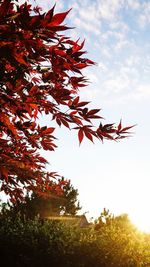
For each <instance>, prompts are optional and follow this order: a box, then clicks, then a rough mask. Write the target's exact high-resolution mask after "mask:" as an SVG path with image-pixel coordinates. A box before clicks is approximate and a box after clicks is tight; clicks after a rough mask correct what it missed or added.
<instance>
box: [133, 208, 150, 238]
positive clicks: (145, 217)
mask: <svg viewBox="0 0 150 267" xmlns="http://www.w3.org/2000/svg"><path fill="white" fill-rule="evenodd" d="M130 219H131V222H132V223H133V224H134V225H135V226H136V227H137V228H138V229H139V230H140V231H142V232H145V233H149V234H150V214H148V213H147V214H146V212H145V213H144V212H143V214H140V215H139V214H133V215H132V216H130Z"/></svg>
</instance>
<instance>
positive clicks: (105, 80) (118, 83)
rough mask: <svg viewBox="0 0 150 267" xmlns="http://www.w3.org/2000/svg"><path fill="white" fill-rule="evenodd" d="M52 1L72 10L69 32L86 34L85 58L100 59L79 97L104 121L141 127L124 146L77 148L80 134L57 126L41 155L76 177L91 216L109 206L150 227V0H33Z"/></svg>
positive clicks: (86, 144)
mask: <svg viewBox="0 0 150 267" xmlns="http://www.w3.org/2000/svg"><path fill="white" fill-rule="evenodd" d="M34 2H35V1H34ZM55 2H56V11H58V12H62V11H66V10H68V9H69V8H70V7H72V11H71V12H70V14H69V15H68V18H67V19H66V23H67V24H68V25H69V26H75V27H76V28H75V29H73V30H71V31H68V32H66V34H67V35H68V36H71V37H72V38H74V39H75V40H76V39H78V38H79V37H80V39H81V40H83V39H84V38H85V39H86V43H85V50H86V51H87V52H88V54H87V55H88V57H89V58H90V59H92V60H94V61H96V62H97V66H94V67H90V68H88V69H87V70H85V72H84V73H85V75H86V76H87V77H88V78H89V79H90V82H91V83H90V85H89V86H88V87H87V88H84V89H83V90H82V91H81V92H80V95H81V98H83V99H86V100H90V101H92V103H91V104H90V105H91V107H95V108H99V107H100V108H102V111H101V115H102V116H103V117H105V121H106V122H108V123H111V122H116V123H118V122H119V120H120V119H122V120H123V123H124V124H125V125H133V124H137V126H136V127H135V129H134V134H133V137H131V138H129V139H126V140H122V141H121V142H119V143H113V142H110V141H105V142H104V144H102V143H100V142H98V141H96V142H95V144H94V145H93V144H92V143H90V142H88V141H84V142H83V144H82V145H81V146H80V147H79V144H78V140H77V135H76V132H75V133H74V132H70V131H68V130H67V129H61V130H59V129H58V130H57V131H56V135H57V137H58V141H57V144H58V148H57V150H56V152H54V153H53V152H50V153H49V152H46V153H45V152H43V154H44V156H45V157H46V158H47V159H48V160H49V162H50V165H49V167H48V168H49V169H51V170H54V171H55V170H56V171H58V172H59V173H60V174H62V175H63V176H64V177H65V178H67V179H71V181H72V184H73V185H74V186H75V187H76V188H78V191H79V200H80V203H81V205H82V207H83V209H82V211H83V212H88V213H87V215H88V217H92V216H93V217H98V216H99V215H100V212H101V211H102V209H103V208H104V207H105V208H108V209H109V210H110V211H111V212H112V213H114V214H116V215H117V214H121V213H128V214H129V216H130V218H131V219H132V220H133V222H135V223H136V224H137V225H138V226H140V227H143V229H146V230H147V229H149V231H150V210H149V203H150V194H149V188H150V177H149V173H150V164H149V158H150V141H149V136H150V118H149V114H150V112H149V109H150V108H149V103H150V75H149V73H150V1H146V0H145V1H144V0H143V1H142V0H141V1H140V0H82V1H79V0H76V1H75V0H70V1H67V0H56V1H50V0H44V1H39V0H36V4H38V5H40V6H42V7H43V10H44V11H45V10H48V9H49V8H51V7H52V5H53V4H54V3H55ZM45 121H47V122H48V119H47V118H46V119H45V118H43V123H45ZM48 125H51V122H50V121H49V122H48ZM144 227H145V228H144Z"/></svg>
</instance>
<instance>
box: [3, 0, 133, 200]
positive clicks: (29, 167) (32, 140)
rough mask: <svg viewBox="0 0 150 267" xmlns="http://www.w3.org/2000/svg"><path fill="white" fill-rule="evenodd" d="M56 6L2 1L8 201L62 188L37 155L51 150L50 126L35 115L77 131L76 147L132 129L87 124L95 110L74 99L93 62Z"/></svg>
mask: <svg viewBox="0 0 150 267" xmlns="http://www.w3.org/2000/svg"><path fill="white" fill-rule="evenodd" d="M54 8H55V6H54V7H53V8H52V9H51V10H49V11H48V12H47V13H42V11H41V9H40V8H39V7H32V6H31V5H30V4H28V3H27V2H26V3H24V4H23V5H20V6H19V4H17V1H16V3H13V1H11V0H2V1H0V180H1V191H4V192H5V193H6V194H8V195H9V196H10V198H11V200H12V201H15V199H16V198H20V199H21V198H22V197H23V189H24V188H25V189H27V190H33V191H35V190H36V191H39V190H41V188H42V190H43V188H46V190H51V189H52V188H53V189H55V190H56V191H59V190H61V184H58V183H56V182H52V181H53V178H56V177H57V174H56V173H55V172H51V173H49V172H47V171H46V168H45V165H46V163H47V161H46V159H44V158H43V157H42V156H41V155H40V153H39V150H40V149H41V148H43V149H44V150H50V151H53V150H55V148H56V143H55V139H56V137H55V135H54V130H55V128H54V127H51V125H48V126H44V127H42V126H41V125H40V122H39V120H38V115H39V114H42V115H43V114H48V115H49V122H50V120H54V121H55V122H56V125H57V124H58V125H59V126H65V127H67V128H68V129H75V130H77V133H78V138H79V142H80V143H81V142H82V140H83V138H84V137H87V138H88V139H90V140H91V141H93V138H98V139H100V140H103V139H111V140H117V139H120V138H123V137H124V134H125V135H126V132H127V131H128V129H129V128H131V127H126V128H122V125H121V123H120V124H119V125H118V126H116V127H115V126H114V124H106V125H103V124H102V123H100V124H99V127H98V128H97V127H94V126H93V124H94V123H93V120H95V119H102V118H101V116H100V115H99V111H100V110H99V109H92V110H89V109H88V107H87V106H88V102H86V101H81V100H80V98H79V95H78V94H79V89H81V88H82V87H84V86H86V85H87V82H88V81H87V79H86V78H85V77H84V76H83V75H82V69H84V68H86V67H88V66H91V65H93V64H94V62H93V61H91V60H89V59H87V58H86V57H85V51H83V50H82V49H83V46H84V42H81V43H80V42H79V41H73V40H71V39H70V38H69V37H66V36H65V35H63V31H65V30H67V29H68V27H67V26H66V25H64V24H62V23H63V21H64V19H65V17H66V16H67V15H68V13H69V11H67V12H64V13H59V14H55V13H54Z"/></svg>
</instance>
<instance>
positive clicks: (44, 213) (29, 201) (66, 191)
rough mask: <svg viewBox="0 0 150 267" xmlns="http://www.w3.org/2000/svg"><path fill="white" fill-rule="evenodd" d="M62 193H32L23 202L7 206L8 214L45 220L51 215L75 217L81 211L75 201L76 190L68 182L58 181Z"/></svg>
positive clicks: (62, 179)
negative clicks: (37, 217) (38, 217)
mask: <svg viewBox="0 0 150 267" xmlns="http://www.w3.org/2000/svg"><path fill="white" fill-rule="evenodd" d="M59 184H61V188H62V192H61V195H59V194H58V193H57V192H56V191H54V190H51V191H49V190H48V191H47V192H46V191H44V195H39V194H36V193H35V192H32V194H31V195H29V194H27V195H26V197H25V199H24V201H23V202H20V201H17V202H15V203H14V204H10V205H9V210H8V213H10V214H11V215H13V216H16V214H17V213H18V212H20V214H21V215H23V216H25V217H26V218H30V219H31V218H32V219H33V218H34V217H35V216H37V215H39V216H40V217H41V218H45V217H48V216H52V215H60V214H63V215H76V214H77V211H79V210H80V209H81V207H80V205H79V202H78V200H77V197H78V190H77V189H75V188H74V187H73V185H72V184H71V182H70V180H69V181H66V180H64V178H63V177H62V178H60V179H59Z"/></svg>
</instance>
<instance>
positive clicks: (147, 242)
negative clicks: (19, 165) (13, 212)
mask: <svg viewBox="0 0 150 267" xmlns="http://www.w3.org/2000/svg"><path fill="white" fill-rule="evenodd" d="M109 215H110V214H109ZM101 217H103V221H104V223H103V225H102V226H101V227H100V228H99V229H95V226H96V224H98V222H97V223H95V224H93V225H90V226H89V227H87V228H79V227H75V226H73V225H69V224H66V223H65V222H63V221H50V220H43V219H40V218H39V217H36V218H35V219H34V220H31V219H25V218H24V219H22V217H20V215H19V214H18V215H17V216H16V218H12V217H9V216H5V212H3V213H2V212H1V217H0V257H1V262H4V265H3V266H19V267H20V266H21V267H26V266H32V267H35V266H36V267H38V266H40V267H41V266H42V267H53V266H58V267H91V266H93V267H111V266H114V267H148V266H150V250H149V248H150V235H148V234H147V235H146V234H142V233H140V232H138V231H137V229H136V228H135V227H134V226H133V225H132V224H131V223H130V221H129V219H128V218H127V216H126V215H122V216H119V217H113V216H109V217H110V221H111V222H110V221H109V223H108V221H107V220H106V219H107V218H108V214H106V216H105V215H104V214H102V216H101Z"/></svg>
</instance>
